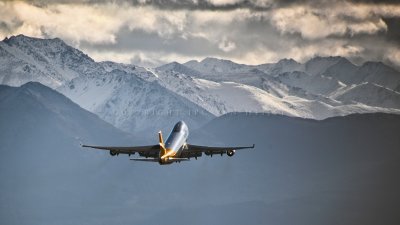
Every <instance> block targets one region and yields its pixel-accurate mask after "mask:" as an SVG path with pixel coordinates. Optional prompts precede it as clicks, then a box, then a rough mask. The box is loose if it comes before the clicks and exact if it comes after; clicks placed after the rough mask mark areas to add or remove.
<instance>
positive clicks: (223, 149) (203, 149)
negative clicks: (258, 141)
mask: <svg viewBox="0 0 400 225" xmlns="http://www.w3.org/2000/svg"><path fill="white" fill-rule="evenodd" d="M254 147H255V145H254V144H253V145H252V146H236V147H235V146H232V147H210V146H201V145H190V144H188V145H187V150H186V151H188V152H191V153H192V152H193V153H194V152H205V153H221V152H226V151H230V150H241V149H252V148H254Z"/></svg>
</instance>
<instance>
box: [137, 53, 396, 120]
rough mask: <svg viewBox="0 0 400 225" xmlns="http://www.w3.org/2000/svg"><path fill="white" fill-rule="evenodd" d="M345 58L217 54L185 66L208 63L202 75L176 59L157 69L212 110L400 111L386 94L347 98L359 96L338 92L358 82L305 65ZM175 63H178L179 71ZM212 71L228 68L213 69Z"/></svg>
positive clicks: (315, 114) (314, 114)
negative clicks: (252, 62)
mask: <svg viewBox="0 0 400 225" xmlns="http://www.w3.org/2000/svg"><path fill="white" fill-rule="evenodd" d="M342 59H344V58H341V57H328V58H327V59H323V58H320V57H319V58H316V59H315V60H310V61H309V62H307V63H306V64H300V63H297V62H295V61H294V60H281V61H279V62H278V63H277V64H264V65H260V66H246V65H241V64H237V65H233V64H232V63H233V62H231V61H226V60H217V59H215V60H214V62H213V63H211V62H210V61H211V60H213V59H212V58H208V59H207V60H203V61H205V62H203V61H201V62H195V61H190V62H188V63H185V64H184V66H186V67H188V66H189V67H190V66H192V68H191V69H193V70H194V69H199V70H200V69H204V68H206V69H204V70H201V71H197V73H201V74H200V75H190V74H189V75H186V74H183V73H184V71H187V70H181V68H182V67H181V66H176V65H175V66H174V67H173V68H171V67H158V68H157V69H156V70H155V71H154V73H156V76H154V77H157V79H158V80H159V82H160V84H161V85H163V86H164V87H166V88H168V89H169V90H172V91H174V92H176V93H178V94H180V95H182V96H184V97H186V98H188V99H190V100H191V101H193V102H195V103H196V104H198V105H200V106H202V107H204V108H205V109H207V110H208V111H210V112H212V113H213V114H214V115H221V114H225V113H228V112H243V111H244V112H245V111H250V112H270V113H275V114H284V115H289V116H298V117H305V118H316V119H324V118H327V117H332V116H339V115H347V114H352V113H365V112H393V113H399V112H400V111H399V109H400V104H398V103H397V102H396V101H395V100H394V101H393V102H394V104H387V103H382V104H381V101H380V100H379V99H382V98H384V97H383V96H380V97H377V98H376V99H375V100H372V99H374V98H373V96H369V98H371V97H372V99H371V100H369V101H357V100H356V99H354V100H349V99H351V98H352V97H354V98H356V95H351V94H348V95H346V96H348V99H344V98H340V97H339V96H342V95H344V93H346V91H347V90H350V89H353V88H354V85H353V86H352V85H346V84H344V83H342V82H341V81H340V80H338V79H335V78H334V77H331V76H325V75H324V73H322V74H314V75H312V74H310V73H307V72H306V71H307V69H306V68H308V70H311V71H314V73H316V71H325V70H327V69H328V68H332V65H336V64H335V63H342ZM315 62H321V66H320V67H317V66H316V63H315ZM199 64H200V65H199ZM220 64H221V65H220ZM285 64H288V66H287V67H286V66H285ZM193 65H195V66H193ZM306 65H307V66H306ZM352 65H353V64H352ZM174 68H178V71H175V70H174ZM218 68H223V69H218ZM246 70H247V72H246ZM210 71H226V73H221V72H216V74H212V73H211V72H210ZM255 71H256V72H258V73H256V72H255ZM282 71H285V72H282ZM154 77H153V80H154ZM144 79H146V78H144ZM360 89H363V88H362V87H360ZM385 93H386V94H388V95H389V96H391V97H389V98H395V99H396V97H395V96H397V94H398V93H397V92H393V91H392V92H390V93H389V92H385ZM210 99H212V100H210ZM342 100H343V102H342ZM371 101H373V102H374V103H373V104H372V103H371ZM396 104H397V105H396ZM389 105H390V107H389Z"/></svg>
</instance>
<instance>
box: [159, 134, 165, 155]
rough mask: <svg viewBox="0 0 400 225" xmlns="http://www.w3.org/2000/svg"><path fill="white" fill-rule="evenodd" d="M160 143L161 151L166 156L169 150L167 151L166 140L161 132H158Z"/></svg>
mask: <svg viewBox="0 0 400 225" xmlns="http://www.w3.org/2000/svg"><path fill="white" fill-rule="evenodd" d="M158 141H159V143H160V150H161V153H162V154H161V155H164V154H165V153H167V150H166V149H165V145H164V139H163V136H162V133H161V131H159V132H158Z"/></svg>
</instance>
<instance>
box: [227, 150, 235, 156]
mask: <svg viewBox="0 0 400 225" xmlns="http://www.w3.org/2000/svg"><path fill="white" fill-rule="evenodd" d="M226 154H227V155H228V156H229V157H232V156H233V155H234V154H235V150H228V151H226Z"/></svg>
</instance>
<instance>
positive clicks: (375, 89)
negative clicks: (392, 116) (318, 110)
mask: <svg viewBox="0 0 400 225" xmlns="http://www.w3.org/2000/svg"><path fill="white" fill-rule="evenodd" d="M333 97H334V98H335V99H336V100H339V101H342V102H344V103H352V102H360V103H363V104H365V105H370V106H377V107H384V108H395V109H400V93H399V92H395V91H392V90H390V89H387V88H385V87H382V86H379V85H376V84H373V83H368V82H366V83H363V84H359V85H353V86H351V87H350V88H349V89H347V90H345V91H344V92H342V93H341V92H339V93H338V94H336V95H334V96H333Z"/></svg>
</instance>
